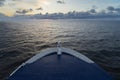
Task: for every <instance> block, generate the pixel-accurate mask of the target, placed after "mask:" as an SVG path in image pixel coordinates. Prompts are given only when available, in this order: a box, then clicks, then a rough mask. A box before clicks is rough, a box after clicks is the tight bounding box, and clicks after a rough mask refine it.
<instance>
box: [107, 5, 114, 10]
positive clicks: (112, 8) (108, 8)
mask: <svg viewBox="0 0 120 80" xmlns="http://www.w3.org/2000/svg"><path fill="white" fill-rule="evenodd" d="M107 10H108V11H114V10H115V8H114V7H113V6H109V7H107Z"/></svg>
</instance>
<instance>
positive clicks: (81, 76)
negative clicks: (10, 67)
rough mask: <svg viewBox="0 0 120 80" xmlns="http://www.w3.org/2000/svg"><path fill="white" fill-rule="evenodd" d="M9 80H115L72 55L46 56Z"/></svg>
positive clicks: (101, 70)
mask: <svg viewBox="0 0 120 80" xmlns="http://www.w3.org/2000/svg"><path fill="white" fill-rule="evenodd" d="M8 80H113V79H112V78H111V76H109V75H108V74H107V73H106V72H105V71H104V70H103V69H101V68H100V67H99V66H98V65H97V64H95V63H87V62H85V61H83V60H82V59H78V58H76V57H74V56H72V55H69V54H66V53H62V55H60V56H58V55H57V54H56V53H52V54H49V55H46V56H44V57H42V58H40V59H38V60H36V61H35V62H33V63H31V64H26V65H25V66H23V67H21V68H20V69H18V70H17V71H16V72H15V73H14V74H13V75H12V76H10V78H9V79H8Z"/></svg>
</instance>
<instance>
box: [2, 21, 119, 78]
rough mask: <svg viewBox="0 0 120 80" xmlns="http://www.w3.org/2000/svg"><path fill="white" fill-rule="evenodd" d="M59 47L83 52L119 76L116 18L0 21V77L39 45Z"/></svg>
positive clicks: (40, 47)
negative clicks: (58, 45) (59, 44)
mask: <svg viewBox="0 0 120 80" xmlns="http://www.w3.org/2000/svg"><path fill="white" fill-rule="evenodd" d="M57 41H61V42H62V46H63V47H67V48H71V49H74V50H77V51H78V52H81V53H82V54H84V55H86V56H87V57H89V58H90V59H92V60H93V61H95V62H96V63H97V64H98V65H100V66H101V67H102V68H104V69H105V70H106V71H107V72H108V73H110V74H111V75H112V76H114V78H115V79H116V80H120V77H119V76H120V20H79V19H78V20H77V19H76V20H74V19H65V20H64V19H60V20H23V21H1V22H0V80H4V79H5V78H6V77H8V75H9V74H10V73H11V72H12V71H13V70H14V69H15V68H16V67H17V66H19V65H20V64H21V63H23V62H24V61H26V60H27V59H29V58H30V57H32V56H33V55H35V54H37V53H39V52H40V50H42V49H46V48H50V47H56V42H57Z"/></svg>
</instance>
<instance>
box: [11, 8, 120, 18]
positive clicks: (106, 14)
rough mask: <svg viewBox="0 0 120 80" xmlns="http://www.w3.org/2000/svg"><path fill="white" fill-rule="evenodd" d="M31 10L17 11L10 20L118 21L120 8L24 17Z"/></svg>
mask: <svg viewBox="0 0 120 80" xmlns="http://www.w3.org/2000/svg"><path fill="white" fill-rule="evenodd" d="M36 10H40V11H42V10H43V8H42V7H40V8H37V9H36ZM32 11H33V9H24V10H17V11H16V15H14V16H13V17H11V18H12V19H104V18H114V19H116V18H117V19H120V8H119V7H113V6H109V7H107V8H106V9H105V10H102V11H99V12H97V11H96V9H95V8H93V9H90V10H88V11H86V12H78V11H70V12H68V13H52V14H49V13H46V14H42V13H39V14H34V15H26V14H27V13H28V12H32Z"/></svg>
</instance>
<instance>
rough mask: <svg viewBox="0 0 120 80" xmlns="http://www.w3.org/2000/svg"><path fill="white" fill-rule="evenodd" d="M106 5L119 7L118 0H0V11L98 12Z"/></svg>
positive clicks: (31, 12) (20, 12)
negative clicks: (94, 10)
mask: <svg viewBox="0 0 120 80" xmlns="http://www.w3.org/2000/svg"><path fill="white" fill-rule="evenodd" d="M108 6H113V7H120V0H0V13H1V14H4V15H7V16H14V15H20V14H26V15H34V14H38V13H42V14H45V13H47V12H48V13H58V12H62V13H67V12H69V11H81V12H84V11H87V10H89V9H96V10H97V11H98V12H99V11H101V10H104V9H106V8H107V7H108Z"/></svg>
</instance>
